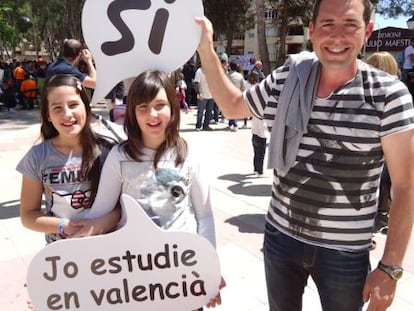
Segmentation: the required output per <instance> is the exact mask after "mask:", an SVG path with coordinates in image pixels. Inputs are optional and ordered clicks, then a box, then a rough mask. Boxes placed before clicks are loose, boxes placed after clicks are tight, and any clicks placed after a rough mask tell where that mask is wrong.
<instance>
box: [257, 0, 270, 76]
mask: <svg viewBox="0 0 414 311" xmlns="http://www.w3.org/2000/svg"><path fill="white" fill-rule="evenodd" d="M255 2H256V16H257V43H258V48H259V56H260V60H261V62H262V64H263V71H264V73H265V74H268V73H270V61H269V50H268V48H267V40H266V23H265V10H264V0H256V1H255Z"/></svg>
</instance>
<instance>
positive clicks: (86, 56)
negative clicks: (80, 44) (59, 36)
mask: <svg viewBox="0 0 414 311" xmlns="http://www.w3.org/2000/svg"><path fill="white" fill-rule="evenodd" d="M82 58H83V59H84V60H85V61H86V62H92V54H91V52H90V51H89V50H88V49H83V50H82Z"/></svg>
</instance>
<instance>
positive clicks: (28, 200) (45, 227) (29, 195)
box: [20, 175, 60, 233]
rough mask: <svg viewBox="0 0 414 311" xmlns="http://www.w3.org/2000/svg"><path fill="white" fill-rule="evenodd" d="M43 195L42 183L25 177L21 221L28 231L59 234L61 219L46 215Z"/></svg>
mask: <svg viewBox="0 0 414 311" xmlns="http://www.w3.org/2000/svg"><path fill="white" fill-rule="evenodd" d="M42 194H43V185H42V182H41V181H40V180H35V179H32V178H30V177H27V176H26V175H23V180H22V188H21V194H20V220H21V222H22V224H23V226H25V227H26V228H28V229H31V230H34V231H39V232H44V233H59V222H60V218H57V217H53V216H48V215H45V214H44V213H43V212H42V211H41V204H42Z"/></svg>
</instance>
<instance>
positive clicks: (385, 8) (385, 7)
mask: <svg viewBox="0 0 414 311" xmlns="http://www.w3.org/2000/svg"><path fill="white" fill-rule="evenodd" d="M373 2H374V1H373ZM377 2H378V4H377V5H376V10H377V12H378V13H379V14H381V15H383V16H385V17H390V18H393V17H398V16H400V15H403V16H412V15H413V14H414V1H407V0H377V1H375V3H377Z"/></svg>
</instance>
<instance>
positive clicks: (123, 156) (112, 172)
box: [90, 71, 225, 307]
mask: <svg viewBox="0 0 414 311" xmlns="http://www.w3.org/2000/svg"><path fill="white" fill-rule="evenodd" d="M179 128H180V105H179V103H178V100H177V96H176V91H175V86H174V85H173V84H172V83H171V80H170V78H169V77H168V75H167V74H166V73H163V72H160V71H145V72H143V73H141V74H140V75H139V76H138V77H137V78H136V79H135V80H134V82H133V83H132V85H131V87H130V90H129V93H128V96H127V112H126V117H125V130H126V133H127V135H128V139H127V140H126V141H125V142H123V143H121V144H120V145H119V146H115V147H114V148H112V150H111V151H110V153H109V154H108V158H107V160H106V162H105V164H104V167H103V170H102V177H101V183H100V184H99V188H98V192H97V195H96V199H95V202H94V204H93V206H92V208H91V210H90V211H91V216H92V217H93V218H94V217H97V216H101V215H104V214H107V213H108V212H110V211H111V210H112V208H113V206H114V205H115V204H116V201H117V199H118V198H119V196H120V195H121V193H125V194H128V195H130V196H132V197H133V198H134V199H135V200H136V201H137V202H138V203H139V205H140V206H141V207H142V208H143V209H144V210H145V212H146V213H147V214H148V216H149V217H150V218H151V219H152V220H153V221H154V223H155V224H157V225H158V226H159V227H161V228H162V229H164V230H167V231H184V232H191V233H197V234H200V235H202V236H204V237H205V238H206V239H207V240H209V241H210V243H211V244H212V245H213V246H215V243H216V240H215V228H214V219H213V211H212V206H211V201H210V190H209V188H210V186H209V183H208V181H207V180H206V179H205V175H204V173H203V172H204V170H203V169H202V167H201V165H200V163H199V162H198V160H197V158H198V157H196V156H194V155H193V154H192V153H190V152H189V148H188V146H187V143H186V141H185V140H184V139H183V138H182V137H181V136H180V131H179ZM124 222H125V219H124V218H122V219H121V222H120V225H122V224H124ZM142 234H143V235H145V232H142ZM224 285H225V283H224V280H222V284H221V286H224ZM217 292H218V294H217V296H216V297H215V298H213V299H211V301H210V303H209V306H213V307H214V306H215V305H216V304H220V303H221V298H220V291H219V288H218V289H217Z"/></svg>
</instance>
